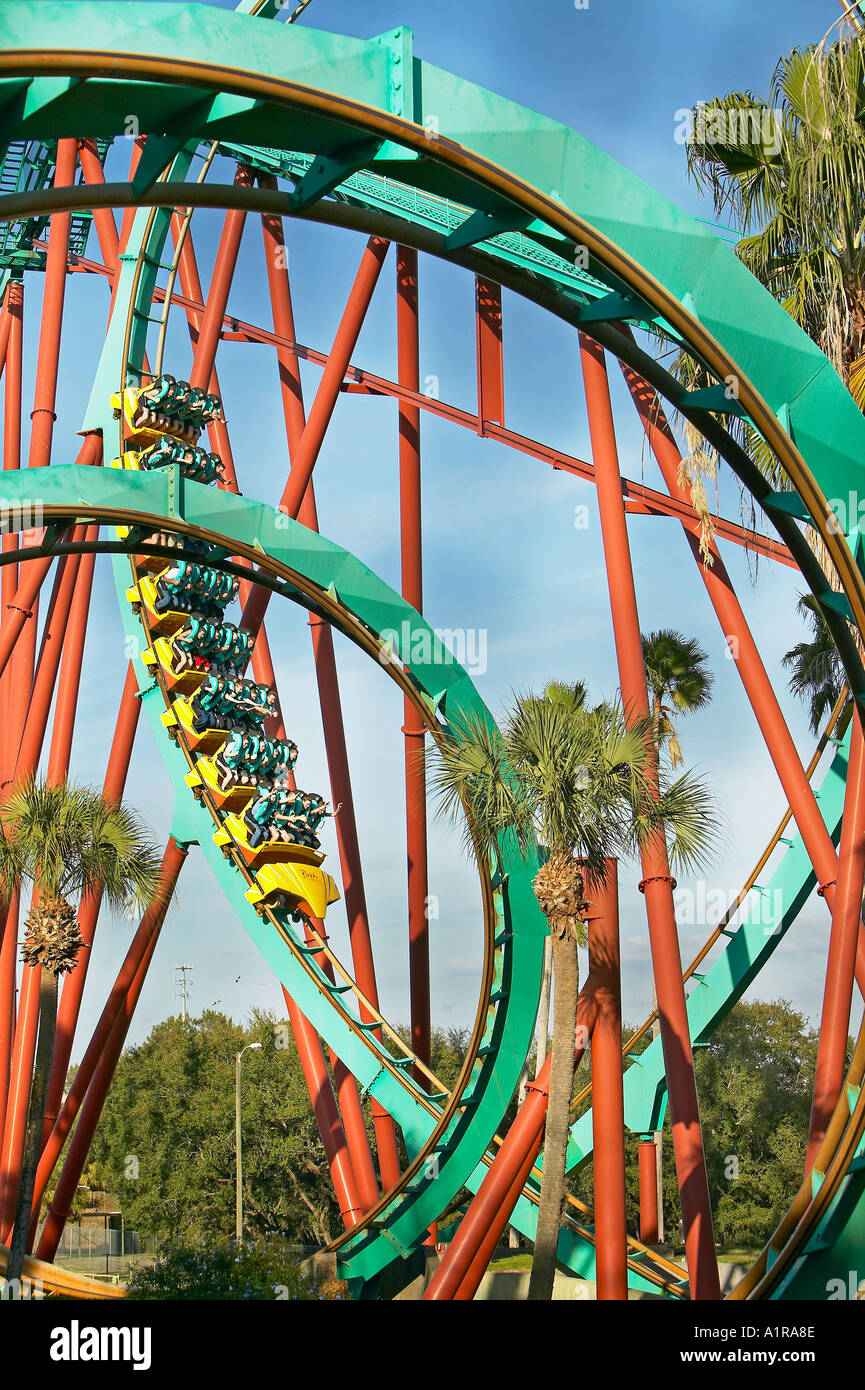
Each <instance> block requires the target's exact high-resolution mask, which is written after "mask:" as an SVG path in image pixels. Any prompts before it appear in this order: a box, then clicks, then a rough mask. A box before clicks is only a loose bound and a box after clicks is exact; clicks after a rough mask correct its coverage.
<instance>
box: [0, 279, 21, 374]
mask: <svg viewBox="0 0 865 1390" xmlns="http://www.w3.org/2000/svg"><path fill="white" fill-rule="evenodd" d="M18 283H20V282H19V281H16V280H10V281H9V283H8V284H7V286H6V293H5V294H4V296H3V307H2V308H0V377H2V375H3V369H4V367H5V366H6V349H7V347H8V346H9V330H10V326H11V325H10V321H9V302H10V297H11V290H12V286H13V285H15V284H18Z"/></svg>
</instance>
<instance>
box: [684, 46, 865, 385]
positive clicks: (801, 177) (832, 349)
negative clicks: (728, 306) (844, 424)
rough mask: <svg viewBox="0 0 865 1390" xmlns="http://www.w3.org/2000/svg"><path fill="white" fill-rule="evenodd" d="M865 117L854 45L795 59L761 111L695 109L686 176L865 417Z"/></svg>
mask: <svg viewBox="0 0 865 1390" xmlns="http://www.w3.org/2000/svg"><path fill="white" fill-rule="evenodd" d="M746 115H747V119H746ZM863 115H865V39H863V37H862V35H861V34H848V35H845V36H842V37H841V38H840V39H839V40H838V42H837V43H835V44H833V45H830V46H826V45H825V44H819V45H812V46H811V47H809V48H805V49H794V50H793V52H792V53H789V54H788V55H787V56H786V57H784V58H781V59H780V60H779V62H778V64H777V65H776V67H775V71H774V73H773V76H772V80H771V83H770V89H769V97H768V100H764V99H763V98H761V97H759V96H756V95H755V94H754V93H753V92H730V93H728V95H727V96H724V97H720V98H718V99H716V100H714V101H711V102H709V103H707V104H706V105H705V106H703V107H701V108H698V112H697V119H696V121H695V128H694V139H693V140H692V141H691V142H690V143H689V145H688V167H689V172H690V174H691V175H692V177H693V178H694V181H695V182H696V183H697V185H698V186H699V187H700V188H701V189H702V190H703V191H705V192H707V193H709V194H710V195H711V196H712V199H713V202H714V206H715V212H716V214H717V215H724V216H726V217H729V218H731V219H732V221H733V222H734V223H735V224H736V226H737V227H738V228H739V229H740V230H741V232H742V233H743V239H742V240H741V241H740V242H739V243H738V245H737V247H736V251H737V254H738V256H739V257H740V259H741V260H742V261H743V262H744V263H745V265H746V266H747V267H748V269H749V270H750V271H751V272H752V274H753V275H755V276H756V277H757V279H758V280H761V281H762V283H763V284H764V285H765V286H766V288H767V289H769V290H770V291H771V292H772V294H773V295H774V296H775V298H776V299H777V300H779V301H780V303H781V304H783V306H784V308H785V309H786V310H787V312H788V313H789V314H790V316H791V318H793V319H795V321H796V323H798V324H799V326H800V328H802V329H804V331H805V332H806V333H807V334H808V335H809V337H811V338H813V340H814V342H815V343H817V344H819V346H820V347H821V348H822V349H823V351H824V352H825V353H826V356H827V357H828V358H829V360H830V361H831V362H832V364H833V366H834V367H835V368H836V370H837V372H838V373H839V375H840V376H841V378H842V380H843V381H845V382H846V384H847V385H848V387H849V389H850V391H851V393H852V394H853V396H854V398H855V400H856V402H857V404H858V405H859V408H860V409H862V410H865V245H863V234H865V124H863ZM767 137H768V138H767Z"/></svg>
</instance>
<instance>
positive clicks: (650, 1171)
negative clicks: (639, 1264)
mask: <svg viewBox="0 0 865 1390" xmlns="http://www.w3.org/2000/svg"><path fill="white" fill-rule="evenodd" d="M639 1163H640V1240H641V1241H642V1242H643V1244H644V1245H657V1244H658V1150H657V1148H656V1147H655V1136H654V1135H653V1134H649V1135H646V1134H644V1135H641V1137H640V1150H639Z"/></svg>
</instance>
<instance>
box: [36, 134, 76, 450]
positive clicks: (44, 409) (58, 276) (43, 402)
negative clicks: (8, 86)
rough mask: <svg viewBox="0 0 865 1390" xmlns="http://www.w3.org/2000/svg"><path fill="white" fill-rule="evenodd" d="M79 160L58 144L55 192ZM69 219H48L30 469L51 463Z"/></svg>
mask: <svg viewBox="0 0 865 1390" xmlns="http://www.w3.org/2000/svg"><path fill="white" fill-rule="evenodd" d="M77 158H78V150H77V142H76V141H75V140H72V139H64V140H58V142H57V167H56V169H55V173H54V187H55V188H70V187H71V186H72V184H73V182H74V180H75V167H76V163H77ZM71 221H72V215H71V213H68V212H55V213H52V216H51V230H50V233H49V237H48V251H47V253H46V259H45V283H44V287H43V291H42V325H41V328H40V332H39V353H38V356H37V359H36V390H35V394H34V400H33V411H32V413H31V416H30V418H31V420H32V421H33V425H32V427H31V430H30V467H31V468H46V467H47V466H48V464H49V463H50V462H51V441H52V439H53V436H54V421H55V420H56V418H57V417H56V415H55V413H54V407H55V404H56V397H57V369H58V366H59V363H60V333H61V329H62V326H63V301H64V294H65V288H66V264H67V261H68V258H69V228H70V224H71Z"/></svg>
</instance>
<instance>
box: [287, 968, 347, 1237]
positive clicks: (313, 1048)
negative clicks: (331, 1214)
mask: <svg viewBox="0 0 865 1390" xmlns="http://www.w3.org/2000/svg"><path fill="white" fill-rule="evenodd" d="M282 992H283V995H284V996H285V1003H286V1007H287V1008H288V1016H289V1019H290V1020H291V1026H292V1029H293V1030H294V1036H295V1041H296V1043H297V1051H298V1055H299V1057H300V1064H301V1066H302V1067H303V1075H304V1079H305V1081H306V1088H307V1090H308V1091H309V1094H310V1098H311V1100H312V1108H313V1111H314V1112H315V1118H316V1121H317V1122H318V1129H319V1133H320V1134H321V1138H322V1142H323V1144H324V1150H325V1153H326V1155H327V1162H328V1166H329V1168H330V1176H331V1178H332V1180H333V1186H334V1191H335V1193H336V1200H337V1204H338V1206H339V1214H340V1216H341V1218H342V1221H343V1224H344V1225H345V1227H346V1229H347V1230H350V1229H351V1228H352V1226H356V1225H357V1223H358V1221H359V1219H360V1217H361V1215H362V1208H361V1205H360V1201H359V1199H358V1195H357V1184H356V1181H355V1176H354V1170H353V1168H352V1162H351V1155H350V1153H349V1151H348V1143H347V1142H346V1137H345V1130H344V1129H343V1127H342V1120H341V1119H340V1117H339V1111H338V1109H337V1105H336V1099H335V1097H334V1094H333V1087H332V1086H331V1083H330V1077H329V1075H328V1072H327V1066H326V1065H325V1061H324V1056H323V1054H322V1051H321V1045H320V1043H319V1038H318V1034H317V1033H316V1031H315V1029H314V1028H313V1026H312V1024H311V1023H310V1021H309V1019H308V1018H307V1017H306V1015H305V1014H303V1013H301V1011H300V1009H299V1008H298V1007H297V1005H296V1004H295V1002H294V1000H293V999H292V997H291V995H290V994H289V993H288V991H287V990H286V989H285V988H283V991H282Z"/></svg>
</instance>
